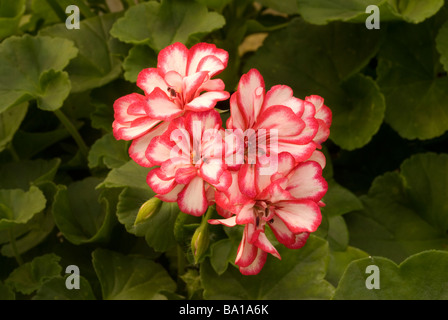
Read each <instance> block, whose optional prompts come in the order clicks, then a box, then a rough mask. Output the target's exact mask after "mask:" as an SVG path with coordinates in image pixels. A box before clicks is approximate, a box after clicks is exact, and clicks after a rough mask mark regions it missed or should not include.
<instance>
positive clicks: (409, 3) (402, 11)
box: [388, 0, 444, 23]
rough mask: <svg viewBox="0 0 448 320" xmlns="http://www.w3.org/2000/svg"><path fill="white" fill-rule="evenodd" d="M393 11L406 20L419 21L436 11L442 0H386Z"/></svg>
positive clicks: (440, 6)
mask: <svg viewBox="0 0 448 320" xmlns="http://www.w3.org/2000/svg"><path fill="white" fill-rule="evenodd" d="M388 3H389V4H390V6H391V7H392V9H393V11H394V13H396V14H397V15H399V16H400V17H402V18H403V19H404V20H405V21H407V22H412V23H420V22H422V21H423V20H425V19H426V18H429V17H431V16H433V15H435V14H436V13H437V11H439V10H440V8H442V6H443V3H444V0H426V1H419V0H406V1H400V0H388Z"/></svg>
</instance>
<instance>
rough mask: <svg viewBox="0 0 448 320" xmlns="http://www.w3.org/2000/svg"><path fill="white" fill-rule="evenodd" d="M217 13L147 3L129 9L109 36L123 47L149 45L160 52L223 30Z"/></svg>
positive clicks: (169, 1) (176, 1)
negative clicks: (220, 29) (124, 43)
mask: <svg viewBox="0 0 448 320" xmlns="http://www.w3.org/2000/svg"><path fill="white" fill-rule="evenodd" d="M224 24H225V20H224V18H223V16H221V15H220V14H219V13H217V12H208V10H207V7H205V6H204V5H202V4H199V3H197V2H193V1H191V0H187V1H180V0H164V1H162V2H161V3H158V2H156V1H149V2H144V3H141V4H138V5H136V6H133V7H131V8H129V9H128V10H127V11H126V13H125V16H124V17H123V18H121V19H118V21H117V22H116V23H115V24H114V26H113V27H112V29H111V35H112V36H114V37H116V38H118V39H120V40H121V41H123V42H126V43H132V44H148V45H149V46H150V47H151V48H152V49H154V50H155V51H160V50H161V49H163V48H165V47H166V46H168V45H170V44H172V43H174V42H182V43H188V42H189V41H193V40H197V38H198V37H200V36H202V35H204V34H208V33H210V32H212V31H214V30H216V29H219V28H221V27H222V26H224Z"/></svg>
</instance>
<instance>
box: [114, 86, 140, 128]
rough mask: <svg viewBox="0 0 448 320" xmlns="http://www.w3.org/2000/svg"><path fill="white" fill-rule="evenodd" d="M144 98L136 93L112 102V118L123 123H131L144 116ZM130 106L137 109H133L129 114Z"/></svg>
mask: <svg viewBox="0 0 448 320" xmlns="http://www.w3.org/2000/svg"><path fill="white" fill-rule="evenodd" d="M145 104H146V98H145V96H142V95H141V94H138V93H131V94H128V95H126V96H123V97H121V98H118V99H117V100H115V102H114V118H115V120H117V121H119V122H122V123H125V122H132V121H134V120H135V119H138V118H140V117H142V116H146V112H145ZM132 105H136V106H138V107H139V108H136V107H134V108H133V109H134V111H133V113H131V114H130V113H129V112H128V111H129V108H130V106H132Z"/></svg>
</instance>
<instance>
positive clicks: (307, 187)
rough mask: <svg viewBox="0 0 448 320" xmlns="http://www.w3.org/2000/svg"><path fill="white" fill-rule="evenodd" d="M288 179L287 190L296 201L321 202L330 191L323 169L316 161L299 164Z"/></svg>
mask: <svg viewBox="0 0 448 320" xmlns="http://www.w3.org/2000/svg"><path fill="white" fill-rule="evenodd" d="M287 178H288V182H287V185H286V187H285V190H286V191H288V192H289V193H290V194H291V195H292V196H293V197H294V198H296V199H307V200H313V201H319V200H321V199H322V197H323V196H324V195H325V193H326V192H327V190H328V184H327V182H326V181H325V179H324V178H323V177H322V167H321V166H320V165H319V164H318V163H317V162H314V161H308V162H305V163H301V164H299V165H298V166H297V167H296V168H294V169H293V170H292V171H291V173H290V174H289V175H288V177H287Z"/></svg>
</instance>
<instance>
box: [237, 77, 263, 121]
mask: <svg viewBox="0 0 448 320" xmlns="http://www.w3.org/2000/svg"><path fill="white" fill-rule="evenodd" d="M264 87H265V85H264V80H263V77H262V76H261V74H260V72H259V71H258V70H257V69H251V70H249V72H248V73H246V74H243V75H242V76H241V79H240V81H239V83H238V90H237V103H238V108H240V112H241V114H242V115H243V117H244V119H245V122H246V124H247V125H248V126H249V127H251V126H252V125H253V124H254V123H255V121H256V120H257V119H256V118H255V115H258V114H259V112H260V110H261V105H262V102H263V101H262V99H261V101H260V99H256V100H257V101H255V98H257V97H260V96H264ZM259 88H261V92H260V89H259ZM260 102H261V103H260Z"/></svg>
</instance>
